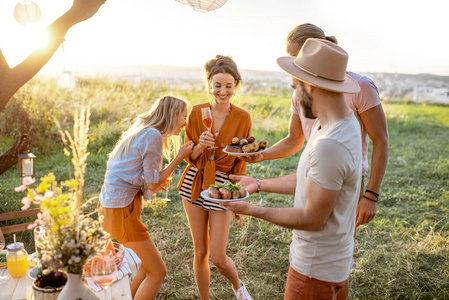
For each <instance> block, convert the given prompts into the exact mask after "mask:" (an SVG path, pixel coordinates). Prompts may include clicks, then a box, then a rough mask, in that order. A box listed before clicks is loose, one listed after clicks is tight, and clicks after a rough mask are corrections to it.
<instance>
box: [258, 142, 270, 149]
mask: <svg viewBox="0 0 449 300" xmlns="http://www.w3.org/2000/svg"><path fill="white" fill-rule="evenodd" d="M257 143H258V144H259V149H265V148H267V147H268V142H267V141H259V142H257Z"/></svg>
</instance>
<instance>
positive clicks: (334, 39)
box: [326, 35, 338, 44]
mask: <svg viewBox="0 0 449 300" xmlns="http://www.w3.org/2000/svg"><path fill="white" fill-rule="evenodd" d="M326 40H328V41H331V42H332V43H335V44H338V41H337V38H336V37H335V36H333V35H331V36H326Z"/></svg>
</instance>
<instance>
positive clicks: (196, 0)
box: [185, 0, 227, 13]
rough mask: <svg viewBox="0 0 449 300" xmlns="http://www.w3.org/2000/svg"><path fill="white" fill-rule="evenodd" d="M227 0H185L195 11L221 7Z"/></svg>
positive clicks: (203, 11) (208, 10) (204, 11)
mask: <svg viewBox="0 0 449 300" xmlns="http://www.w3.org/2000/svg"><path fill="white" fill-rule="evenodd" d="M226 1H227V0H185V2H186V3H187V5H188V6H190V7H191V8H193V9H194V10H195V11H197V12H202V13H206V12H210V11H213V10H216V9H218V8H220V7H222V6H223V5H224V4H225V3H226Z"/></svg>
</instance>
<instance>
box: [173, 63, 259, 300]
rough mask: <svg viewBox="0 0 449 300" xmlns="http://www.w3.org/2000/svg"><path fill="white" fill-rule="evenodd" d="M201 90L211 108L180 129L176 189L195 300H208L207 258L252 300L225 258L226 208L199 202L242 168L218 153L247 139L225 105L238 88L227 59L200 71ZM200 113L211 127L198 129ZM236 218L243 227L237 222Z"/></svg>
mask: <svg viewBox="0 0 449 300" xmlns="http://www.w3.org/2000/svg"><path fill="white" fill-rule="evenodd" d="M204 71H205V75H206V80H207V83H206V87H207V89H208V92H209V94H210V95H211V96H212V98H213V100H212V102H206V103H202V104H198V105H195V106H194V107H193V108H192V111H191V113H190V116H189V120H188V122H187V127H186V141H193V142H194V144H195V146H194V148H193V151H192V154H191V155H190V156H189V157H188V158H187V159H186V160H187V162H188V163H189V164H188V166H187V167H186V169H185V171H184V174H183V175H182V177H181V180H180V182H179V185H178V189H179V194H180V195H181V196H182V198H183V202H184V209H185V211H186V213H187V218H188V219H189V225H190V232H191V234H192V239H193V246H194V264H193V265H194V272H195V279H196V284H197V287H198V291H199V294H200V298H201V299H203V300H204V299H209V290H210V267H209V256H210V257H211V260H212V263H213V264H214V265H215V266H216V267H217V268H218V271H219V272H220V273H221V274H222V275H223V276H224V277H226V278H227V279H228V280H229V281H230V282H231V284H232V286H233V289H234V292H235V294H236V296H237V299H252V298H251V296H250V295H249V293H248V291H247V290H246V287H245V285H244V284H243V282H242V281H241V280H240V278H239V276H238V273H237V268H236V267H235V265H234V262H233V261H232V259H231V258H230V257H228V256H227V255H226V248H227V243H228V237H229V227H230V223H231V217H232V213H231V212H230V211H229V210H226V208H224V207H222V206H220V205H219V204H216V203H214V202H211V201H208V200H206V199H204V198H203V197H201V195H200V193H201V191H203V190H207V189H208V188H209V186H210V185H211V184H214V183H215V182H218V183H224V181H226V180H228V175H229V174H235V175H243V174H245V173H246V162H243V161H241V160H239V159H238V158H237V157H236V156H229V155H227V154H226V153H224V152H223V151H222V150H223V148H225V147H226V145H228V144H230V143H231V141H232V138H234V137H245V138H246V137H249V136H250V132H251V117H250V115H249V113H248V112H247V111H245V110H243V109H241V108H239V107H237V106H235V105H234V104H231V99H232V98H233V97H234V94H235V91H236V89H237V88H238V87H239V86H240V84H241V80H242V77H241V75H240V73H239V71H238V69H237V65H236V64H235V62H234V61H233V60H232V58H231V57H229V56H221V55H217V56H216V57H215V58H214V59H211V60H209V61H208V62H206V64H205V66H204ZM202 109H210V111H211V113H212V121H213V122H212V124H213V125H212V127H211V129H207V128H206V127H205V125H204V124H203V123H202V112H201V111H202ZM236 218H239V220H240V222H239V224H240V226H243V218H242V217H241V216H234V219H236Z"/></svg>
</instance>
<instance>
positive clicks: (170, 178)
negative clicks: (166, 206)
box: [161, 173, 173, 202]
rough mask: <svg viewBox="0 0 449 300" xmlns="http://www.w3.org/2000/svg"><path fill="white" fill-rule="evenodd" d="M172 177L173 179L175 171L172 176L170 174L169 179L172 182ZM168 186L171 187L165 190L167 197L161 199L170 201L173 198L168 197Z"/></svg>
mask: <svg viewBox="0 0 449 300" xmlns="http://www.w3.org/2000/svg"><path fill="white" fill-rule="evenodd" d="M172 179H173V173H172V174H170V176H168V178H167V180H168V181H170V182H171V181H172ZM168 188H169V187H167V188H166V190H165V198H163V199H161V200H163V201H167V202H170V201H171V199H169V198H168Z"/></svg>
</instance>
